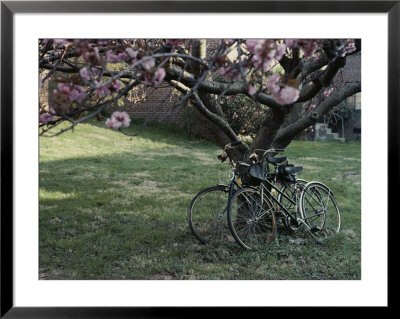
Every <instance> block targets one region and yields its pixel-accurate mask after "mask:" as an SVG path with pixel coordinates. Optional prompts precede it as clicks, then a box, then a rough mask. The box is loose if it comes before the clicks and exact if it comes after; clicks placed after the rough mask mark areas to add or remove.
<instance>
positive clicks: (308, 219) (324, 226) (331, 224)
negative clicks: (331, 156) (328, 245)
mask: <svg viewBox="0 0 400 319" xmlns="http://www.w3.org/2000/svg"><path fill="white" fill-rule="evenodd" d="M300 214H301V218H302V219H303V220H304V222H305V223H306V225H307V226H308V227H309V232H310V234H311V236H312V237H314V239H315V240H317V241H318V242H323V241H325V240H327V239H329V238H330V237H331V236H332V235H334V234H336V233H338V232H339V231H340V226H341V216H340V211H339V206H338V204H337V202H336V200H335V197H334V196H333V193H332V191H331V190H330V189H329V188H328V187H327V186H325V185H324V184H322V183H319V182H310V183H308V184H307V185H306V186H305V187H304V189H303V191H302V192H301V194H300Z"/></svg>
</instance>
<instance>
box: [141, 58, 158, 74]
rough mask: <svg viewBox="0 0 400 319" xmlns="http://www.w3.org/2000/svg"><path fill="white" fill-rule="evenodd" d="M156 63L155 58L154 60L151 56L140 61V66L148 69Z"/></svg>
mask: <svg viewBox="0 0 400 319" xmlns="http://www.w3.org/2000/svg"><path fill="white" fill-rule="evenodd" d="M155 64H156V60H154V59H153V58H151V59H148V60H145V61H143V62H142V67H143V68H144V69H145V70H146V71H148V70H150V69H151V68H152V67H153V66H154V65H155Z"/></svg>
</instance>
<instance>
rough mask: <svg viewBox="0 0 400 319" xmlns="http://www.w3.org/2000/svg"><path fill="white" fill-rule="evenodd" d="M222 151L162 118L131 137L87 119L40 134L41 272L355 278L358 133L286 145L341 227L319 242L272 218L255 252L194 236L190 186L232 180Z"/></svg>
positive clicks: (50, 275)
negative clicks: (332, 201) (266, 239)
mask: <svg viewBox="0 0 400 319" xmlns="http://www.w3.org/2000/svg"><path fill="white" fill-rule="evenodd" d="M134 128H135V127H134ZM134 128H133V130H134ZM136 128H137V127H136ZM220 152H221V150H220V148H219V147H217V146H215V145H213V144H212V143H210V142H206V141H202V140H199V139H193V138H190V137H189V136H187V135H185V134H183V133H182V132H181V131H179V130H174V129H170V128H168V127H154V126H151V127H148V128H146V129H145V131H144V132H143V133H142V134H141V135H140V136H138V137H133V138H131V137H127V136H125V135H122V134H121V133H118V132H114V131H111V130H107V129H105V128H104V126H103V125H102V124H99V125H97V124H93V123H92V124H83V125H79V126H78V127H77V128H76V129H75V131H74V132H71V131H69V132H67V133H64V134H62V135H61V136H58V137H55V138H40V168H39V172H40V190H39V198H40V209H39V219H40V222H39V227H40V237H39V271H40V273H39V278H40V279H228V280H230V279H244V280H247V279H258V280H263V279H290V280H294V279H307V280H311V279H328V280H330V279H361V226H360V225H361V178H360V173H361V146H360V143H336V142H332V143H322V142H321V143H320V142H300V141H294V142H292V144H290V145H289V146H288V148H287V149H286V152H285V155H286V156H288V158H289V160H290V162H292V163H293V164H295V165H302V166H303V167H304V170H303V172H302V173H301V174H300V177H301V178H304V179H307V180H319V181H321V182H323V183H325V184H326V185H328V186H329V187H330V188H331V189H332V190H333V192H334V194H335V197H336V199H337V201H338V203H339V206H340V209H341V213H342V230H341V233H339V234H338V235H336V236H335V237H334V238H333V239H332V240H331V241H330V242H329V243H328V244H327V245H318V244H316V243H315V242H314V241H313V240H312V239H311V238H310V237H304V238H305V240H304V241H300V242H296V241H293V239H295V238H296V235H294V237H291V236H292V235H290V234H288V233H287V232H286V231H285V230H284V228H283V226H280V227H279V228H278V238H277V240H276V242H275V243H274V244H273V246H272V247H271V248H269V249H268V250H265V251H260V252H251V251H245V250H243V249H242V248H240V246H239V245H238V244H236V242H234V241H233V242H232V241H223V242H217V243H214V244H212V245H200V244H199V243H198V242H197V240H196V239H195V237H194V236H193V235H192V234H191V232H190V229H189V227H188V224H187V208H188V206H189V204H190V201H191V199H192V197H193V196H194V195H195V194H196V193H197V192H198V191H200V190H201V189H202V188H205V187H208V186H212V185H215V184H217V183H226V182H227V181H228V180H229V175H230V168H229V167H228V166H227V164H224V163H220V162H219V161H218V160H217V158H216V156H217V155H218V154H219V153H220ZM346 172H355V173H357V174H356V175H354V174H345V173H346Z"/></svg>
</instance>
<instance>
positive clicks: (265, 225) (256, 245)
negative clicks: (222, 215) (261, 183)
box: [228, 188, 277, 250]
mask: <svg viewBox="0 0 400 319" xmlns="http://www.w3.org/2000/svg"><path fill="white" fill-rule="evenodd" d="M228 225H229V228H230V230H231V233H232V235H233V237H234V238H235V240H236V242H237V243H238V244H239V245H240V246H241V247H243V248H245V249H248V250H260V249H262V248H266V247H268V246H269V244H271V243H272V242H273V241H274V239H275V236H276V232H277V230H276V220H275V214H274V210H273V206H272V204H271V203H270V202H269V201H267V200H266V199H265V198H264V199H263V202H262V205H261V195H260V193H259V192H258V190H256V189H254V188H242V189H239V190H238V191H236V192H235V194H234V195H233V196H232V198H231V200H230V201H229V204H228Z"/></svg>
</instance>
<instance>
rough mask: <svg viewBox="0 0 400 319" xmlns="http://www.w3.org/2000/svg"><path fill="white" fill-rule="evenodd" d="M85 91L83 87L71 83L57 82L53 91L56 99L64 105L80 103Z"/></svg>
mask: <svg viewBox="0 0 400 319" xmlns="http://www.w3.org/2000/svg"><path fill="white" fill-rule="evenodd" d="M85 93H86V90H85V88H84V87H82V86H80V85H77V84H74V83H72V82H70V83H65V82H59V83H58V84H57V88H56V89H54V90H53V94H54V95H55V97H56V98H58V99H59V100H61V101H63V102H64V103H68V104H70V103H71V102H80V101H81V100H82V99H83V98H84V97H85Z"/></svg>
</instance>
